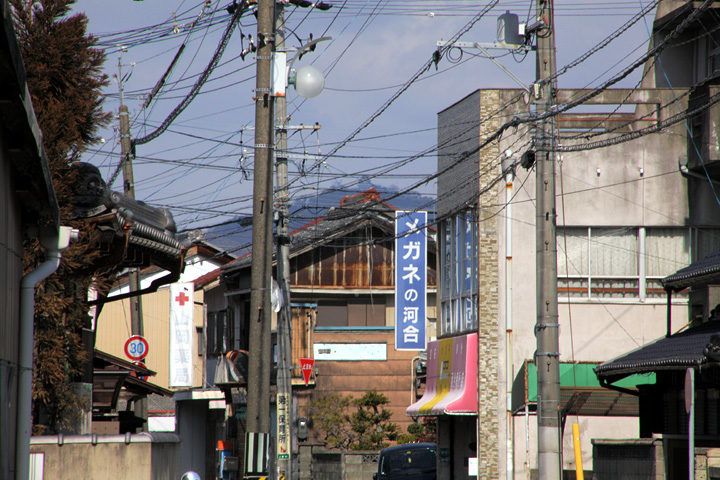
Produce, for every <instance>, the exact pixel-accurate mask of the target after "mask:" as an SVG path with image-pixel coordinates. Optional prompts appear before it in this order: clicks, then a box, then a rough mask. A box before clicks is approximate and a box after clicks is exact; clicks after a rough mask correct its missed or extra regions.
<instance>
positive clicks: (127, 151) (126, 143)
mask: <svg viewBox="0 0 720 480" xmlns="http://www.w3.org/2000/svg"><path fill="white" fill-rule="evenodd" d="M118 75H119V76H118V83H119V85H120V109H119V115H120V151H121V154H122V172H123V193H124V194H125V195H127V196H128V197H129V198H132V199H134V198H135V177H134V175H133V167H132V160H133V156H134V153H133V148H132V141H131V140H130V116H129V113H128V107H127V105H125V103H124V92H125V87H124V85H123V74H122V49H121V50H120V54H119V55H118ZM128 282H129V288H130V291H131V292H138V291H140V270H139V269H138V268H131V269H130V272H129V273H128ZM130 331H131V333H132V335H140V336H144V334H145V328H144V324H143V314H142V299H141V296H140V295H134V296H132V297H130ZM134 410H135V416H136V417H139V418H142V419H143V428H142V430H143V431H146V430H147V418H148V412H147V398H141V399H140V400H137V401H135V405H134Z"/></svg>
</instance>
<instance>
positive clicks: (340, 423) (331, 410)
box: [308, 389, 398, 450]
mask: <svg viewBox="0 0 720 480" xmlns="http://www.w3.org/2000/svg"><path fill="white" fill-rule="evenodd" d="M388 403H389V400H388V398H387V396H385V395H384V394H382V393H378V391H377V390H375V389H373V390H368V391H367V392H365V394H364V395H363V396H362V397H360V398H358V399H355V398H353V396H352V395H348V396H342V395H339V394H337V393H334V394H331V395H326V396H323V397H320V398H318V399H316V400H314V401H312V402H310V403H309V405H308V414H309V416H310V418H312V420H313V422H315V423H316V424H317V426H318V428H319V429H320V430H321V431H323V432H324V433H325V438H324V440H325V444H326V445H327V446H328V447H330V448H339V449H342V450H348V449H349V450H381V449H383V448H385V447H387V446H388V445H389V443H387V442H386V440H391V441H394V440H397V438H398V426H397V424H395V423H392V422H390V418H391V417H392V412H391V411H390V410H388V409H387V408H385V405H387V404H388ZM353 406H354V407H355V409H354V410H353V408H352V407H353Z"/></svg>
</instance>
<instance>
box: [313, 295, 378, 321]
mask: <svg viewBox="0 0 720 480" xmlns="http://www.w3.org/2000/svg"><path fill="white" fill-rule="evenodd" d="M316 325H317V326H318V327H357V328H363V327H384V326H385V298H384V297H381V296H373V297H372V298H368V297H356V298H349V299H347V300H320V301H318V311H317V323H316Z"/></svg>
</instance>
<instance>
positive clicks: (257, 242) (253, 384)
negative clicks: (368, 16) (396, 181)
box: [246, 0, 275, 433]
mask: <svg viewBox="0 0 720 480" xmlns="http://www.w3.org/2000/svg"><path fill="white" fill-rule="evenodd" d="M257 13H258V15H257V22H258V24H257V25H258V26H257V41H258V49H257V54H256V59H257V74H256V83H255V85H256V86H255V175H254V179H253V232H252V266H251V268H252V272H251V279H250V289H251V291H250V318H249V319H248V321H249V322H250V338H249V346H250V355H249V359H248V379H247V383H248V395H247V424H246V428H247V431H248V432H254V433H270V370H271V363H272V357H271V342H270V328H271V325H270V322H271V303H270V277H271V275H272V212H273V180H272V172H273V168H272V167H273V157H274V146H273V139H274V130H275V125H274V121H275V116H274V103H275V102H274V99H273V97H272V95H271V92H270V84H271V79H272V54H273V51H274V45H273V44H274V41H275V38H274V34H275V32H274V21H275V1H274V0H260V1H259V2H258V10H257Z"/></svg>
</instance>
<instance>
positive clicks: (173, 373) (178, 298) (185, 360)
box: [168, 283, 195, 387]
mask: <svg viewBox="0 0 720 480" xmlns="http://www.w3.org/2000/svg"><path fill="white" fill-rule="evenodd" d="M194 294H195V285H194V284H192V283H172V284H170V380H169V382H168V384H169V386H170V387H192V385H193V378H192V377H193V363H192V360H193V355H192V354H193V334H194V330H195V326H194V325H193V310H194V305H195V304H194V300H193V297H194Z"/></svg>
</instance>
